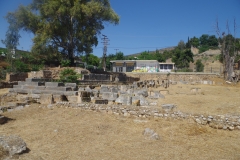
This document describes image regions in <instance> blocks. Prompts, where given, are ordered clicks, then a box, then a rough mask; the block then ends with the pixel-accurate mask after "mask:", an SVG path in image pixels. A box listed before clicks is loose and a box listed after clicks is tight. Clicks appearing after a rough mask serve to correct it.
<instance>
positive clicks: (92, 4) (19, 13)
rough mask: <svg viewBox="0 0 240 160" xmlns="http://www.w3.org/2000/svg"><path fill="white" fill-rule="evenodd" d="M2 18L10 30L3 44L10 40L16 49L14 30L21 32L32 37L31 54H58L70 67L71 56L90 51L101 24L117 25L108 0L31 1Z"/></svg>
mask: <svg viewBox="0 0 240 160" xmlns="http://www.w3.org/2000/svg"><path fill="white" fill-rule="evenodd" d="M6 18H7V20H8V22H9V24H10V27H9V30H8V32H7V34H6V39H5V41H4V42H5V44H8V41H13V42H14V43H13V46H16V45H17V44H18V41H19V37H20V35H19V32H18V31H19V30H21V29H23V30H25V31H28V32H32V33H33V34H34V39H33V42H34V43H33V47H32V51H34V52H36V53H43V52H44V51H48V53H50V52H49V50H54V51H55V52H57V51H60V52H61V53H62V54H64V55H66V57H67V58H68V59H69V60H70V61H71V64H73V63H74V56H75V55H77V54H84V53H85V54H89V53H91V52H92V47H93V46H96V45H97V44H98V40H97V35H98V34H100V31H101V30H102V29H104V23H105V22H109V23H113V24H118V22H119V17H118V15H117V14H116V13H115V12H114V11H113V10H112V8H111V6H110V2H109V0H47V1H46V0H33V2H32V3H31V4H30V5H28V6H20V7H19V8H18V10H16V11H15V12H10V13H8V14H7V16H6ZM12 28H14V29H12ZM8 33H9V34H8ZM14 35H15V36H14Z"/></svg>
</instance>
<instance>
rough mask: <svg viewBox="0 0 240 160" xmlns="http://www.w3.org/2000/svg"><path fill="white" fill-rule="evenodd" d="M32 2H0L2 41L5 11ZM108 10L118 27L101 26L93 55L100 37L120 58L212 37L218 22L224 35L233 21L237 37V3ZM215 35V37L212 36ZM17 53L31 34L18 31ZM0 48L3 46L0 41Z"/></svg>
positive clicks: (180, 2) (164, 3)
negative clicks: (115, 19)
mask: <svg viewBox="0 0 240 160" xmlns="http://www.w3.org/2000/svg"><path fill="white" fill-rule="evenodd" d="M31 2H32V0H0V39H1V40H2V39H5V33H6V31H7V28H8V23H7V21H6V20H5V19H4V16H5V15H6V14H7V12H12V11H15V10H16V9H17V8H18V6H19V5H20V4H22V5H27V4H30V3H31ZM110 3H111V7H112V8H113V10H114V11H115V12H116V13H117V14H118V15H119V16H120V23H119V24H118V25H112V24H109V23H104V24H105V29H103V30H102V32H101V34H100V35H98V38H99V42H98V45H97V46H96V47H93V54H94V55H96V56H98V57H101V56H102V55H103V44H102V43H101V41H102V40H101V38H102V34H104V35H106V36H107V37H108V39H109V40H110V41H109V45H108V48H107V54H115V53H116V52H119V51H121V52H123V53H124V55H130V54H134V53H140V52H143V51H155V50H156V49H162V48H166V47H172V46H176V45H177V44H178V42H179V41H180V40H183V41H184V42H187V40H188V37H189V38H192V37H193V36H195V37H200V36H201V35H202V34H209V35H216V29H215V27H214V26H215V24H216V20H217V19H218V23H219V26H220V30H221V32H224V31H225V32H226V22H227V20H228V22H229V27H230V31H231V33H233V28H234V27H233V20H234V18H235V19H236V23H237V35H236V37H238V38H240V0H148V1H147V0H110ZM216 36H217V35H216ZM21 37H22V38H21V39H20V45H19V46H18V47H17V48H18V49H21V50H28V51H30V50H31V46H32V45H33V44H32V38H33V35H32V34H31V33H26V32H21ZM0 47H5V46H4V44H2V43H1V42H0Z"/></svg>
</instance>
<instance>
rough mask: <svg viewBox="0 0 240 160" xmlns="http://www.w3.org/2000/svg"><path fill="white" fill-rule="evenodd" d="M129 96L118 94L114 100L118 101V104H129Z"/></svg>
mask: <svg viewBox="0 0 240 160" xmlns="http://www.w3.org/2000/svg"><path fill="white" fill-rule="evenodd" d="M130 97H131V96H129V95H120V96H119V97H118V98H117V99H116V100H115V102H116V103H119V104H122V105H129V104H131V102H130V101H131V100H132V99H131V98H130Z"/></svg>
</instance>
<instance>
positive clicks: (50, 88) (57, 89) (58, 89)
mask: <svg viewBox="0 0 240 160" xmlns="http://www.w3.org/2000/svg"><path fill="white" fill-rule="evenodd" d="M46 90H53V91H72V88H71V87H46Z"/></svg>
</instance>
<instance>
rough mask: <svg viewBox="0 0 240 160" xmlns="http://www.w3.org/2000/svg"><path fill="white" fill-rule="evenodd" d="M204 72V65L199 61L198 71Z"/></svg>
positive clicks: (197, 63)
mask: <svg viewBox="0 0 240 160" xmlns="http://www.w3.org/2000/svg"><path fill="white" fill-rule="evenodd" d="M203 70H204V65H203V64H202V61H201V60H200V59H198V60H197V62H196V71H197V72H203Z"/></svg>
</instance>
